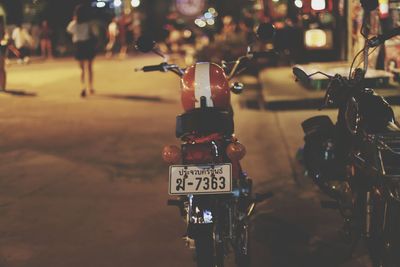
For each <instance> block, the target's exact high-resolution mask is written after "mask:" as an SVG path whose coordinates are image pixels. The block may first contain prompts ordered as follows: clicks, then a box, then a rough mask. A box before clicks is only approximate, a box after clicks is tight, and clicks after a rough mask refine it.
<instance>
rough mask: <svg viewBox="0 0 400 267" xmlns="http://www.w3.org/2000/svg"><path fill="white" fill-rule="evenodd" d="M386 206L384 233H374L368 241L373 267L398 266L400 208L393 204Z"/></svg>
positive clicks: (399, 253)
mask: <svg viewBox="0 0 400 267" xmlns="http://www.w3.org/2000/svg"><path fill="white" fill-rule="evenodd" d="M387 205H388V206H387V215H386V216H387V222H386V226H385V229H384V231H383V232H376V231H375V232H374V233H373V236H372V237H371V238H370V239H369V240H368V248H369V252H370V256H371V260H372V264H373V266H374V267H398V266H400V213H399V212H400V206H399V204H398V203H393V202H391V203H390V202H389V203H388V204H387ZM375 219H377V218H375Z"/></svg>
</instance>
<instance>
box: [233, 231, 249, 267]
mask: <svg viewBox="0 0 400 267" xmlns="http://www.w3.org/2000/svg"><path fill="white" fill-rule="evenodd" d="M249 231H250V229H249V226H248V224H247V223H241V224H240V225H239V226H238V231H237V242H236V248H235V261H236V266H237V267H249V266H250V255H249V254H250V233H249Z"/></svg>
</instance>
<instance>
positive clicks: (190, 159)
mask: <svg viewBox="0 0 400 267" xmlns="http://www.w3.org/2000/svg"><path fill="white" fill-rule="evenodd" d="M182 152H183V159H184V161H185V163H186V164H199V163H204V164H207V163H220V162H221V155H219V153H221V152H222V151H220V152H219V151H218V148H217V147H216V146H214V145H213V144H212V143H203V144H187V145H185V146H184V147H183V151H182Z"/></svg>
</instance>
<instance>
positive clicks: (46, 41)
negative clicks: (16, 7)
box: [39, 20, 53, 58]
mask: <svg viewBox="0 0 400 267" xmlns="http://www.w3.org/2000/svg"><path fill="white" fill-rule="evenodd" d="M52 33H53V31H52V29H51V28H50V26H49V24H48V22H47V20H44V21H42V25H41V27H40V34H39V38H40V51H41V55H42V57H44V58H47V57H48V58H53V46H52V43H51V35H52Z"/></svg>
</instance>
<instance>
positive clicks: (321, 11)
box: [265, 0, 347, 62]
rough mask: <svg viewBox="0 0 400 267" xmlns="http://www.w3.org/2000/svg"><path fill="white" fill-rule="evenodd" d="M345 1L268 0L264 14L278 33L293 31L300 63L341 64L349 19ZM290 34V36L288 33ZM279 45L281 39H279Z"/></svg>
mask: <svg viewBox="0 0 400 267" xmlns="http://www.w3.org/2000/svg"><path fill="white" fill-rule="evenodd" d="M346 2H347V1H344V0H339V1H337V0H335V1H334V0H294V1H293V0H267V1H266V3H265V6H266V8H265V13H266V15H267V17H269V18H270V19H271V20H272V21H273V22H274V23H275V25H276V26H277V28H278V38H279V31H280V30H283V32H285V30H284V29H287V28H292V29H293V30H294V31H293V32H296V34H295V36H296V40H284V41H283V43H296V45H297V46H299V47H297V49H299V50H300V51H298V53H299V54H300V55H302V58H299V60H298V61H300V62H301V61H303V62H311V61H340V60H345V59H346V49H347V44H346V41H345V40H346V38H347V34H346V32H347V30H346V29H347V26H346V25H347V17H346V14H347V12H346ZM286 35H287V34H286ZM278 43H279V40H278ZM278 46H279V45H278Z"/></svg>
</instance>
